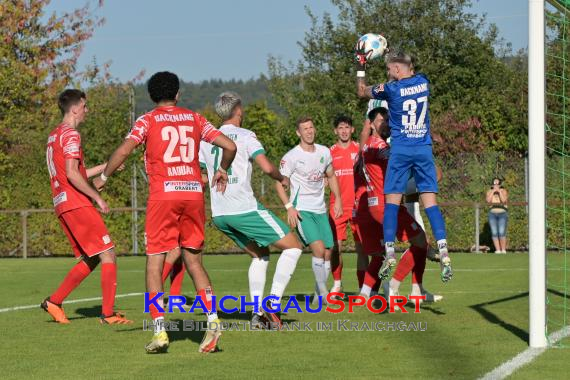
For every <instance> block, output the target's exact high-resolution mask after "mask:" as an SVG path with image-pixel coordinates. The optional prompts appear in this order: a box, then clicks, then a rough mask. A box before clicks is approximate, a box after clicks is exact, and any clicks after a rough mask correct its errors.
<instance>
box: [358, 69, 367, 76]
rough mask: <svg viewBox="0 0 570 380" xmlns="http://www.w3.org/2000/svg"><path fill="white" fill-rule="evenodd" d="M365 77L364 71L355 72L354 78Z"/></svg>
mask: <svg viewBox="0 0 570 380" xmlns="http://www.w3.org/2000/svg"><path fill="white" fill-rule="evenodd" d="M365 76H366V71H364V70H358V71H357V72H356V77H357V78H364V77H365Z"/></svg>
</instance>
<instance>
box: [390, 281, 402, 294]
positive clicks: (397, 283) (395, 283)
mask: <svg viewBox="0 0 570 380" xmlns="http://www.w3.org/2000/svg"><path fill="white" fill-rule="evenodd" d="M400 284H401V282H400V281H398V280H396V279H395V278H394V277H392V279H391V280H390V289H392V291H393V292H394V293H399V291H400Z"/></svg>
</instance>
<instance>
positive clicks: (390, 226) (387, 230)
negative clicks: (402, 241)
mask: <svg viewBox="0 0 570 380" xmlns="http://www.w3.org/2000/svg"><path fill="white" fill-rule="evenodd" d="M399 209H400V206H399V205H395V204H393V203H386V206H385V208H384V241H385V242H386V246H387V248H388V244H390V243H391V244H392V245H393V244H394V242H395V241H396V231H398V211H399ZM389 254H390V252H389V251H388V250H387V251H386V255H389Z"/></svg>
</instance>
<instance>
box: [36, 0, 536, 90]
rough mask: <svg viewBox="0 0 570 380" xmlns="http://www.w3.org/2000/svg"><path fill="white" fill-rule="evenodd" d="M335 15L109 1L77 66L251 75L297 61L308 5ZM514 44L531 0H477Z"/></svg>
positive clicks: (281, 6) (221, 4)
mask: <svg viewBox="0 0 570 380" xmlns="http://www.w3.org/2000/svg"><path fill="white" fill-rule="evenodd" d="M78 4H82V3H80V2H71V1H70V0H52V3H51V4H50V5H49V7H48V8H47V12H48V13H51V12H53V11H55V12H57V13H61V12H64V11H71V10H72V9H71V8H73V7H77V6H78ZM306 6H308V7H309V8H310V9H311V10H312V12H313V13H314V14H315V15H319V16H320V15H322V14H323V13H324V12H328V13H330V14H332V15H333V17H334V16H336V14H337V12H336V8H335V7H334V6H333V5H332V4H331V3H330V0H289V1H277V0H243V1H235V0H233V1H232V0H215V1H204V0H201V1H197V0H158V1H157V0H105V1H104V5H103V7H102V8H101V9H99V10H98V11H97V15H99V16H101V17H104V18H105V20H106V22H105V24H104V25H103V26H101V27H99V28H98V29H96V31H95V33H94V35H93V37H92V38H91V39H90V40H88V41H87V42H86V43H85V47H84V50H83V54H82V56H81V58H80V60H79V67H80V68H81V67H84V66H85V65H87V64H90V63H91V62H92V61H93V60H94V59H95V60H96V61H97V62H98V63H106V62H111V68H110V71H111V74H112V75H113V76H114V77H116V78H118V79H119V80H121V81H128V80H131V79H133V78H134V77H135V76H136V75H137V74H138V73H139V72H140V71H141V70H145V71H146V74H147V75H146V76H148V75H150V74H151V73H153V72H156V71H160V70H169V71H173V72H175V73H177V74H178V75H179V76H180V77H181V79H182V80H184V81H187V82H198V81H202V80H206V79H212V78H220V79H224V80H228V79H232V78H235V79H244V80H245V79H249V78H256V77H258V76H259V75H260V74H261V73H265V74H267V59H268V57H269V56H270V55H272V56H275V57H278V58H280V59H282V60H283V61H285V62H287V61H297V60H298V59H300V58H301V49H300V47H299V46H298V44H297V42H298V41H302V40H303V37H304V33H305V32H306V31H307V30H308V29H309V27H310V20H309V17H308V16H307V15H306V12H305V7H306ZM472 9H473V12H475V13H477V14H486V15H487V20H488V22H492V23H495V24H497V26H498V27H499V31H500V36H501V37H503V38H504V39H505V40H506V41H507V42H511V43H512V45H513V49H514V50H518V49H520V48H526V47H527V45H528V25H527V24H528V21H527V20H528V0H479V1H477V0H474V1H473V8H472Z"/></svg>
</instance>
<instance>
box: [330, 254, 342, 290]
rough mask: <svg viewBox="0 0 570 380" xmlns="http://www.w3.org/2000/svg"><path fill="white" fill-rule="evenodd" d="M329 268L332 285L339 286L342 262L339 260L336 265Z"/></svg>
mask: <svg viewBox="0 0 570 380" xmlns="http://www.w3.org/2000/svg"><path fill="white" fill-rule="evenodd" d="M339 261H340V259H339ZM331 269H332V275H333V280H334V286H335V287H340V285H341V280H342V262H339V263H338V264H337V265H336V266H333V267H332V268H331Z"/></svg>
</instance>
